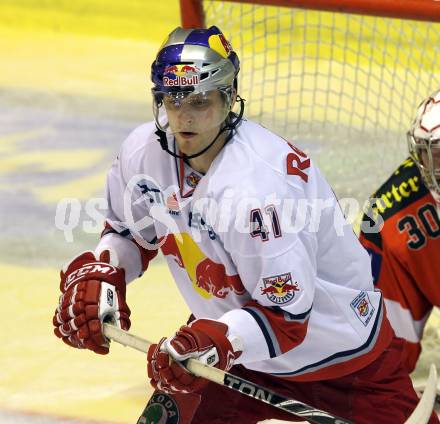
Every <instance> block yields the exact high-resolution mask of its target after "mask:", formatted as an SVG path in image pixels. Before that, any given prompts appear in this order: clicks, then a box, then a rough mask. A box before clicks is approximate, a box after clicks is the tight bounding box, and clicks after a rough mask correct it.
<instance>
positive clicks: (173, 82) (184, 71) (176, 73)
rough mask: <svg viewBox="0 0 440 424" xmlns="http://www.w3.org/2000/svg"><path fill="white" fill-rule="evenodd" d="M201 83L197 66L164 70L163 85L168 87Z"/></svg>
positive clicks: (169, 67)
mask: <svg viewBox="0 0 440 424" xmlns="http://www.w3.org/2000/svg"><path fill="white" fill-rule="evenodd" d="M199 82H200V71H199V69H198V68H197V67H196V66H191V65H171V66H167V67H166V68H165V69H164V73H163V84H164V85H165V86H166V87H173V86H179V87H184V86H190V85H197V84H198V83H199Z"/></svg>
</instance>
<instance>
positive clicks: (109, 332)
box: [103, 323, 225, 384]
mask: <svg viewBox="0 0 440 424" xmlns="http://www.w3.org/2000/svg"><path fill="white" fill-rule="evenodd" d="M103 326H104V335H105V337H107V338H108V339H111V340H114V341H115V342H117V343H120V344H122V345H124V346H128V347H131V348H133V349H136V350H139V351H140V352H145V353H147V352H148V348H149V347H150V346H151V344H152V343H151V342H149V341H148V340H145V339H143V338H141V337H138V336H135V335H134V334H131V333H129V332H127V331H124V330H121V329H120V328H118V327H115V326H114V325H112V324H107V323H104V324H103ZM185 366H186V367H187V368H188V370H189V371H190V372H192V373H193V374H194V375H197V376H198V377H203V378H206V379H207V380H209V381H212V382H214V383H219V384H223V380H224V378H225V372H224V371H222V370H220V369H218V368H213V367H210V366H208V365H205V364H202V363H201V362H199V361H197V360H195V359H189V360H188V361H187V362H186V363H185Z"/></svg>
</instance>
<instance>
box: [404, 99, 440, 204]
mask: <svg viewBox="0 0 440 424" xmlns="http://www.w3.org/2000/svg"><path fill="white" fill-rule="evenodd" d="M407 135H408V148H409V153H410V155H411V158H412V159H413V160H414V162H415V163H416V165H417V166H418V168H419V170H420V173H421V175H422V178H423V182H424V183H425V185H426V187H427V188H428V189H429V190H430V192H431V193H432V195H433V197H434V200H435V201H436V203H437V206H438V205H440V90H438V91H436V92H435V93H433V94H432V95H431V96H429V97H428V98H427V99H425V100H424V101H423V102H422V103H421V104H420V106H419V108H418V110H417V115H416V119H415V120H414V122H413V125H412V127H411V129H410V130H409V131H408V134H407ZM437 209H439V208H438V207H437Z"/></svg>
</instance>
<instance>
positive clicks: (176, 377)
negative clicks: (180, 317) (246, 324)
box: [148, 319, 242, 394]
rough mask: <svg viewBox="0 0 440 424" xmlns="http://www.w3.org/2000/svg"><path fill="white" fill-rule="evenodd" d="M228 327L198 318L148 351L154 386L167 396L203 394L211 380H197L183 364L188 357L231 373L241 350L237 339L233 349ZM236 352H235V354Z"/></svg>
mask: <svg viewBox="0 0 440 424" xmlns="http://www.w3.org/2000/svg"><path fill="white" fill-rule="evenodd" d="M227 331H228V326H227V325H226V324H223V323H222V322H219V321H213V320H209V319H198V320H195V321H193V322H192V323H191V324H189V325H184V326H183V327H181V328H180V330H179V331H178V332H177V333H176V334H175V335H174V336H173V337H170V338H168V339H166V338H163V339H162V340H161V341H160V342H159V343H158V344H153V345H151V346H150V349H149V350H148V377H150V379H151V380H150V383H151V385H152V386H153V387H154V388H156V389H158V390H162V391H164V392H166V393H170V394H173V393H192V392H197V391H200V390H201V389H202V388H203V387H204V386H205V385H206V384H207V383H208V380H205V379H204V378H200V377H195V376H194V375H192V374H191V373H190V372H189V371H188V370H187V369H186V368H185V367H184V365H183V364H182V361H185V360H186V359H189V358H194V359H197V360H199V361H201V362H204V363H205V364H207V365H210V366H215V367H217V368H220V369H222V370H225V371H227V370H229V369H230V368H231V367H232V365H233V362H234V360H235V359H236V358H238V357H239V356H240V354H241V350H242V348H241V347H240V346H239V343H238V340H237V339H234V341H233V343H234V348H235V349H234V348H233V346H232V344H231V342H230V341H229V339H228V338H227V337H226V334H227ZM234 350H235V351H234Z"/></svg>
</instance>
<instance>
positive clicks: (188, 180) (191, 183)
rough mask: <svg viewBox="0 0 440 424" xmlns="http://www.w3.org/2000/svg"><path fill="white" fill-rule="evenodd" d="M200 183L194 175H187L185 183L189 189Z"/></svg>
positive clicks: (198, 178)
mask: <svg viewBox="0 0 440 424" xmlns="http://www.w3.org/2000/svg"><path fill="white" fill-rule="evenodd" d="M199 181H200V177H199V176H198V175H197V174H195V173H194V172H191V174H189V175H188V176H187V177H186V183H187V184H188V185H189V186H190V187H191V188H196V187H197V184H198V183H199Z"/></svg>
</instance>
